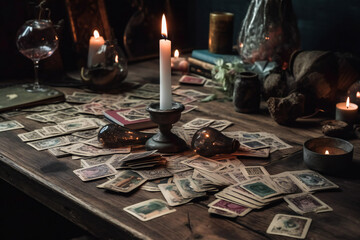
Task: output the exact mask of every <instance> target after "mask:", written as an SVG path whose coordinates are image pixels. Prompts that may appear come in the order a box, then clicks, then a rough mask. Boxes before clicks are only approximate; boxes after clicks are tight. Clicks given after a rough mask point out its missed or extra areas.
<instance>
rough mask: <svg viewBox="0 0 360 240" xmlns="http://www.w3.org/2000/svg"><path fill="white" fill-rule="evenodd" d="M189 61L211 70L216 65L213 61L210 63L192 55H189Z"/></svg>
mask: <svg viewBox="0 0 360 240" xmlns="http://www.w3.org/2000/svg"><path fill="white" fill-rule="evenodd" d="M188 62H189V63H190V64H193V65H196V66H199V67H202V68H204V69H207V70H210V71H211V70H212V69H213V68H214V67H215V65H214V64H211V63H208V62H204V61H201V60H199V59H196V58H192V57H188Z"/></svg>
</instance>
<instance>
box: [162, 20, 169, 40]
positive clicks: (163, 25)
mask: <svg viewBox="0 0 360 240" xmlns="http://www.w3.org/2000/svg"><path fill="white" fill-rule="evenodd" d="M161 35H162V36H163V37H164V38H167V37H168V33H167V26H166V18H165V14H163V15H162V20H161Z"/></svg>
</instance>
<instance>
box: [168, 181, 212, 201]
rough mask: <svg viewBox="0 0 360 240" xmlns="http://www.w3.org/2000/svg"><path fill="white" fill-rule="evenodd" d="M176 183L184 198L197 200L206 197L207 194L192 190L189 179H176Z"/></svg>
mask: <svg viewBox="0 0 360 240" xmlns="http://www.w3.org/2000/svg"><path fill="white" fill-rule="evenodd" d="M174 183H175V185H176V187H177V188H178V189H179V191H180V193H181V195H182V196H183V198H196V197H202V196H205V195H206V193H205V192H196V191H194V189H192V188H191V185H190V180H189V178H174Z"/></svg>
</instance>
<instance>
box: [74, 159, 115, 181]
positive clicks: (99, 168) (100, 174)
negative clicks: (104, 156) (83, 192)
mask: <svg viewBox="0 0 360 240" xmlns="http://www.w3.org/2000/svg"><path fill="white" fill-rule="evenodd" d="M73 172H74V173H75V174H76V175H77V176H78V177H79V178H80V179H81V180H82V181H84V182H86V181H91V180H95V179H99V178H104V177H107V176H112V175H115V174H116V173H117V171H116V169H115V168H113V167H112V166H111V165H110V164H107V163H101V164H98V165H94V166H91V167H85V168H80V169H76V170H74V171H73Z"/></svg>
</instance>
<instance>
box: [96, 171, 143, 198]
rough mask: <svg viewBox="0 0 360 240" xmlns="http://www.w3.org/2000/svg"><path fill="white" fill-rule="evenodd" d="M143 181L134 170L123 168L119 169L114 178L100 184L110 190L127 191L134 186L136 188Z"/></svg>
mask: <svg viewBox="0 0 360 240" xmlns="http://www.w3.org/2000/svg"><path fill="white" fill-rule="evenodd" d="M144 182H146V179H144V178H143V177H141V176H140V175H139V174H137V173H136V172H134V171H131V170H124V171H120V172H119V173H118V174H116V175H115V177H114V178H112V179H110V180H109V181H107V182H105V183H103V184H101V185H100V186H101V187H103V188H105V189H108V190H111V191H115V192H123V193H127V192H130V191H132V190H134V189H135V188H138V187H139V186H141V185H142V184H143V183H144Z"/></svg>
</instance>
